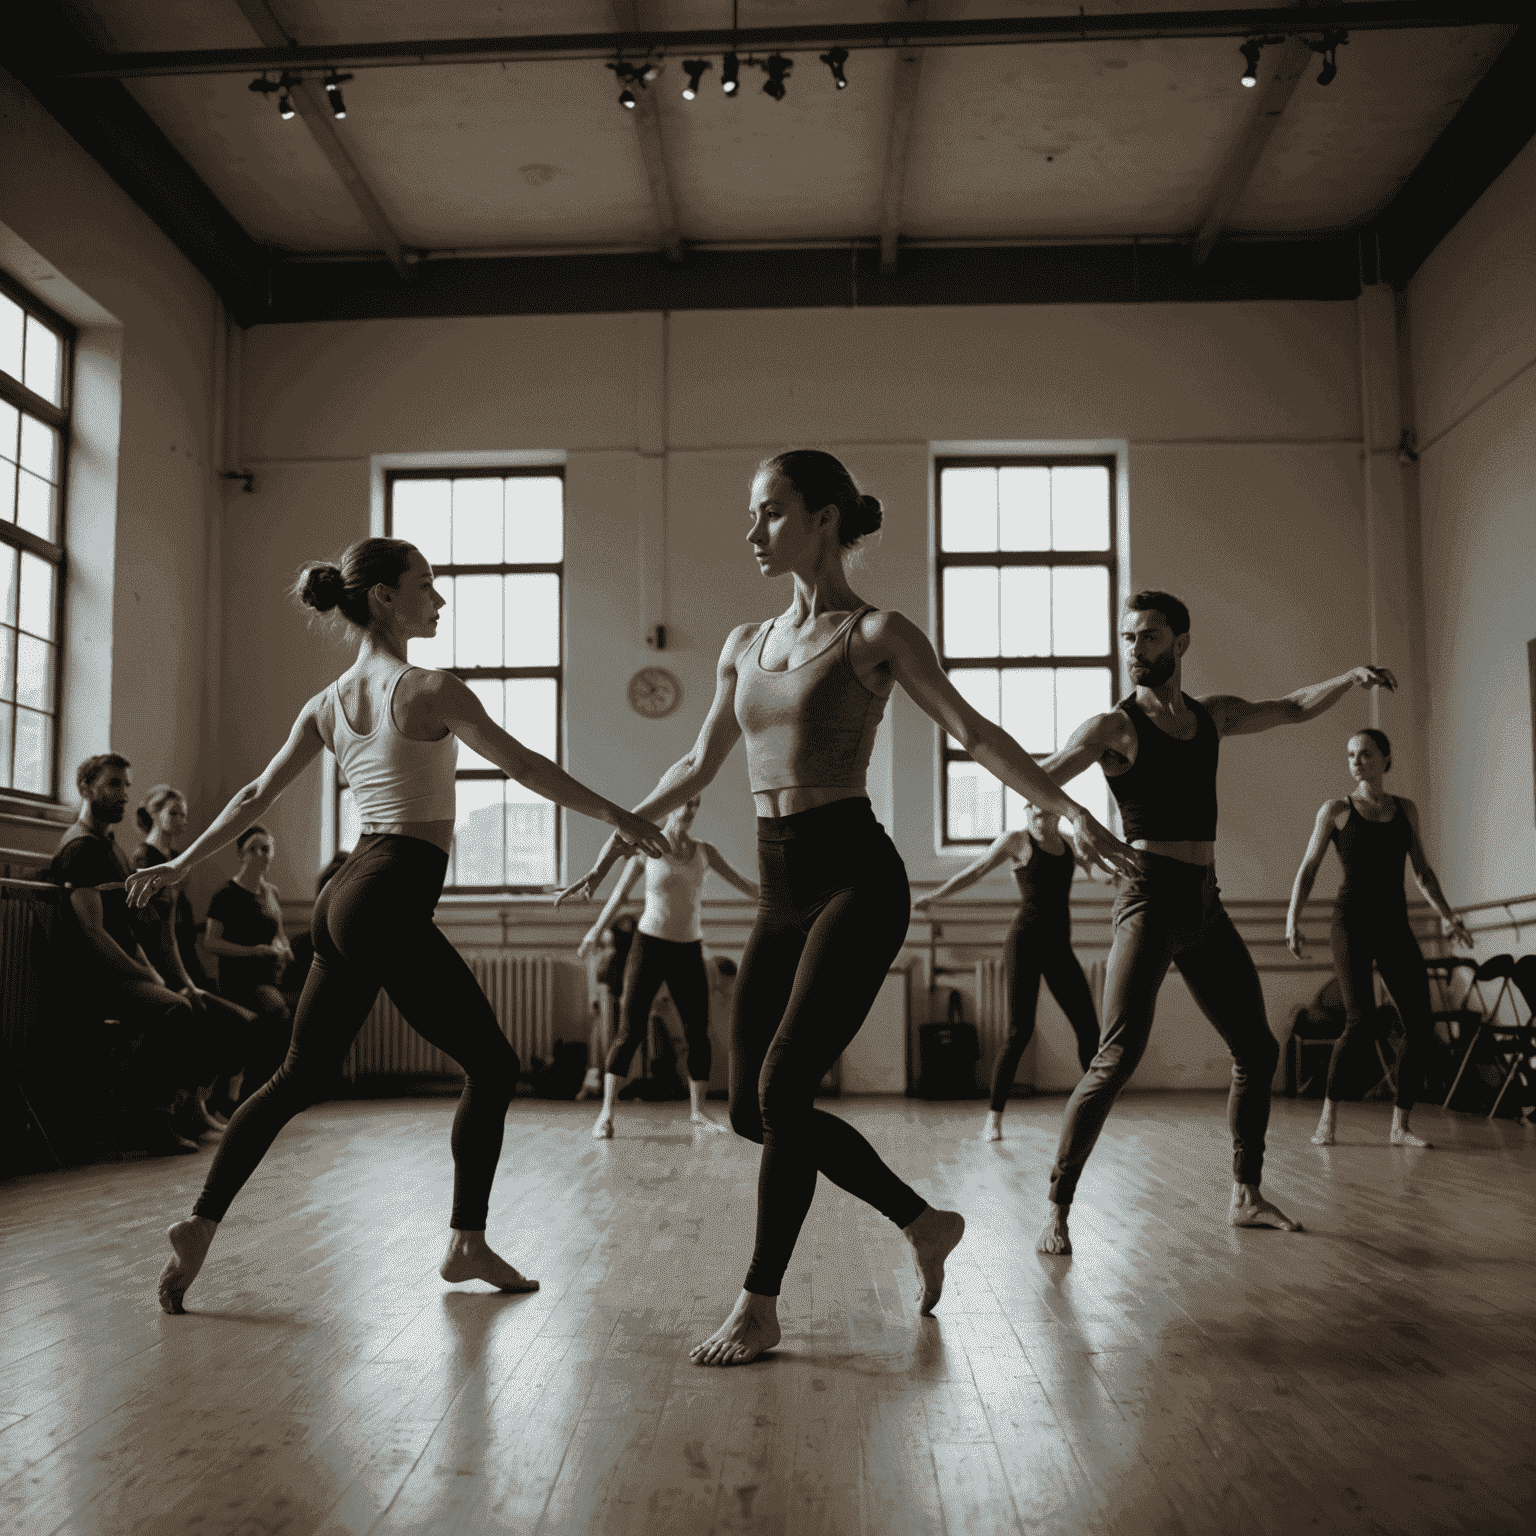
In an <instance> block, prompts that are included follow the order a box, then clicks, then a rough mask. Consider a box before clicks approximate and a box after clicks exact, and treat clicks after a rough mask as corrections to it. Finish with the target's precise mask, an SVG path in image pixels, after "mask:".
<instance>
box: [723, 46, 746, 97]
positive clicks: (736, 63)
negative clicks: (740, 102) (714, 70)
mask: <svg viewBox="0 0 1536 1536" xmlns="http://www.w3.org/2000/svg"><path fill="white" fill-rule="evenodd" d="M740 84H741V60H740V59H738V58H737V57H736V55H735V54H734V53H728V54H726V56H725V57H724V58H723V59H722V60H721V61H720V89H721V90H722V91H724V92H725V94H726V95H727V96H734V95H735V94H736V88H737V86H738V85H740Z"/></svg>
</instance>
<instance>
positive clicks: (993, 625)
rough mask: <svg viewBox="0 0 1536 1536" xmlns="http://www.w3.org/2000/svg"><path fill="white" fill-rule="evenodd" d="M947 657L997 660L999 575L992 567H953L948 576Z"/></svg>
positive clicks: (945, 647)
mask: <svg viewBox="0 0 1536 1536" xmlns="http://www.w3.org/2000/svg"><path fill="white" fill-rule="evenodd" d="M943 650H944V654H945V655H946V656H996V655H997V654H998V651H997V571H996V569H995V568H994V567H992V566H985V565H969V566H967V565H962V566H950V567H948V568H947V569H946V570H945V572H944V635H943Z"/></svg>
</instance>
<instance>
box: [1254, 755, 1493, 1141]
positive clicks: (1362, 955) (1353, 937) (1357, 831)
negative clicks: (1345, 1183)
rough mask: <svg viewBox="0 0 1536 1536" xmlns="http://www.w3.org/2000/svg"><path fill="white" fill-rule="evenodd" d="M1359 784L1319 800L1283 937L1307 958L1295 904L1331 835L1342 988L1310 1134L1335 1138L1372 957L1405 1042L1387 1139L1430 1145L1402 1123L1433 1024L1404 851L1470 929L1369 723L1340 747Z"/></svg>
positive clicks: (1367, 1001)
mask: <svg viewBox="0 0 1536 1536" xmlns="http://www.w3.org/2000/svg"><path fill="white" fill-rule="evenodd" d="M1345 750H1346V753H1347V756H1348V759H1349V774H1350V777H1351V778H1352V779H1353V780H1354V781H1355V787H1354V788H1353V789H1352V790H1351V791H1350V792H1349V794H1348V796H1347V797H1345V798H1344V799H1342V800H1325V801H1324V802H1323V805H1322V807H1321V809H1320V810H1319V811H1318V813H1317V822H1316V824H1315V825H1314V826H1313V828H1312V840H1311V841H1310V842H1309V843H1308V844H1307V851H1306V854H1305V855H1304V856H1303V858H1302V861H1301V867H1300V868H1299V869H1298V870H1297V871H1296V883H1295V885H1294V886H1292V888H1291V907H1290V911H1289V912H1288V913H1287V914H1286V919H1285V942H1286V944H1287V945H1289V947H1290V951H1291V953H1292V954H1293V955H1295V956H1296V958H1297V959H1298V960H1301V959H1304V958H1305V952H1306V941H1305V939H1304V937H1303V935H1302V932H1301V928H1300V926H1299V925H1300V921H1301V911H1302V908H1303V907H1305V906H1306V904H1307V897H1309V896H1310V895H1311V894H1312V882H1313V881H1314V880H1316V879H1317V872H1318V870H1319V869H1320V868H1321V867H1322V863H1323V859H1324V857H1325V856H1326V855H1327V852H1328V848H1329V845H1330V844H1331V845H1332V846H1333V847H1335V848H1337V849H1338V851H1339V863H1341V864H1342V865H1343V866H1344V884H1343V885H1342V886H1340V887H1339V894H1338V897H1337V899H1336V901H1335V903H1334V908H1333V927H1332V930H1331V931H1330V933H1329V939H1330V942H1331V943H1332V946H1333V968H1334V973H1335V974H1336V975H1337V976H1338V979H1339V991H1340V992H1342V993H1343V994H1344V1033H1343V1034H1342V1035H1340V1036H1339V1038H1338V1039H1337V1040H1336V1041H1335V1042H1334V1046H1333V1055H1332V1056H1330V1057H1329V1058H1328V1087H1327V1090H1326V1096H1325V1097H1324V1099H1323V1114H1322V1118H1321V1119H1320V1120H1319V1121H1318V1123H1317V1131H1316V1134H1314V1136H1313V1137H1312V1140H1313V1142H1314V1143H1315V1144H1316V1145H1317V1146H1320V1147H1331V1146H1332V1145H1333V1134H1334V1120H1335V1117H1336V1115H1337V1114H1338V1108H1339V1105H1338V1100H1337V1098H1336V1097H1335V1089H1336V1088H1337V1087H1338V1080H1339V1069H1340V1067H1341V1065H1342V1063H1343V1061H1344V1058H1345V1056H1346V1055H1347V1054H1348V1052H1349V1050H1350V1047H1351V1046H1352V1045H1354V1044H1357V1043H1358V1041H1359V1039H1360V1033H1361V1030H1362V1026H1364V1025H1365V1024H1366V1021H1367V1020H1368V1019H1369V1018H1370V1017H1371V1015H1372V1014H1373V1013H1374V1012H1375V1008H1374V1003H1375V1000H1376V992H1375V985H1374V983H1373V981H1372V979H1371V965H1372V962H1373V961H1374V962H1375V966H1376V969H1377V970H1379V971H1380V972H1381V979H1382V981H1383V982H1385V983H1386V987H1387V991H1388V992H1390V993H1391V994H1392V1001H1393V1002H1394V1003H1395V1004H1396V1005H1397V1012H1398V1017H1399V1018H1401V1020H1402V1023H1403V1050H1402V1054H1401V1056H1400V1057H1399V1058H1398V1062H1397V1093H1396V1096H1395V1098H1394V1100H1393V1109H1392V1131H1391V1135H1390V1140H1391V1143H1392V1145H1393V1146H1394V1147H1427V1146H1428V1145H1429V1143H1428V1142H1427V1141H1422V1140H1420V1139H1419V1137H1417V1136H1415V1135H1414V1134H1413V1132H1412V1131H1410V1130H1409V1129H1408V1117H1409V1116H1410V1115H1411V1114H1412V1113H1413V1105H1414V1101H1415V1100H1416V1099H1417V1097H1418V1092H1419V1089H1420V1088H1421V1087H1422V1086H1423V1080H1424V1052H1425V1050H1426V1049H1427V1047H1428V1044H1429V1038H1430V1030H1431V1028H1432V1026H1431V1024H1430V1017H1429V977H1428V975H1427V974H1426V973H1425V970H1424V956H1423V955H1422V953H1420V950H1419V945H1418V940H1417V939H1415V938H1414V936H1413V929H1412V928H1411V927H1409V925H1408V898H1407V896H1406V894H1405V893H1404V890H1403V861H1404V860H1405V859H1412V860H1413V876H1414V879H1415V881H1417V883H1418V887H1419V889H1420V890H1421V891H1422V892H1423V893H1424V898H1425V900H1426V901H1428V902H1429V904H1430V905H1431V906H1432V907H1433V908H1434V909H1435V911H1437V912H1438V913H1439V914H1440V916H1441V918H1442V919H1443V921H1444V922H1445V924H1446V928H1447V931H1448V932H1449V933H1450V934H1451V936H1452V937H1453V938H1454V939H1455V941H1456V942H1457V943H1458V944H1462V945H1465V946H1466V947H1467V948H1468V949H1470V948H1471V947H1472V935H1471V934H1470V933H1468V932H1467V930H1466V928H1465V927H1464V926H1463V924H1462V921H1461V919H1460V918H1459V917H1457V916H1456V914H1455V912H1453V911H1452V910H1451V905H1450V903H1449V902H1448V901H1447V900H1446V899H1445V893H1444V892H1443V891H1442V890H1441V889H1440V882H1439V880H1438V879H1436V878H1435V872H1434V870H1432V869H1431V868H1430V867H1429V860H1428V859H1427V858H1426V857H1425V856H1424V844H1423V841H1422V840H1421V839H1420V836H1419V811H1418V807H1417V806H1416V805H1414V803H1413V801H1412V800H1404V799H1403V798H1402V797H1401V796H1399V795H1389V794H1388V793H1387V792H1386V790H1385V789H1384V788H1383V787H1382V782H1381V781H1382V777H1383V775H1384V774H1386V772H1387V771H1388V769H1390V768H1391V766H1392V743H1391V742H1390V741H1389V740H1388V739H1387V734H1386V732H1385V731H1378V730H1374V729H1372V728H1370V727H1367V728H1366V729H1365V730H1363V731H1357V732H1356V733H1355V734H1354V735H1353V736H1351V737H1350V738H1349V745H1348V747H1347V748H1346V749H1345Z"/></svg>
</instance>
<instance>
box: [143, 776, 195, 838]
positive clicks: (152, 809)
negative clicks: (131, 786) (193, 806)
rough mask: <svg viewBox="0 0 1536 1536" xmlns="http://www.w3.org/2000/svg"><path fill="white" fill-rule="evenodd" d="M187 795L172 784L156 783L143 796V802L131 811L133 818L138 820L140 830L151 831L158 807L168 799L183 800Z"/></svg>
mask: <svg viewBox="0 0 1536 1536" xmlns="http://www.w3.org/2000/svg"><path fill="white" fill-rule="evenodd" d="M186 798H187V797H186V796H185V795H184V794H182V792H181V791H180V790H179V789H177V788H176V787H175V786H174V785H172V784H156V785H155V787H154V788H153V789H152V790H150V792H149V793H148V794H147V795H145V796H144V803H143V805H141V806H140V807H139V808H138V810H136V811H135V812H134V813H133V819H134V820H135V821H136V822H138V824H139V830H140V831H141V832H153V831H154V829H155V816H156V814H157V813H158V812H159V810H160V808H161V807H162V806H163V805H164V804H165V803H166V801H168V800H185V799H186Z"/></svg>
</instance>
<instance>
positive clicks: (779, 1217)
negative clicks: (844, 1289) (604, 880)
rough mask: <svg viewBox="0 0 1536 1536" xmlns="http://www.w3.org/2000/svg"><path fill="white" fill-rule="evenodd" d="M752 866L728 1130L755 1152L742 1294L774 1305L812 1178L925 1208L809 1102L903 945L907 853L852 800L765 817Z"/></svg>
mask: <svg viewBox="0 0 1536 1536" xmlns="http://www.w3.org/2000/svg"><path fill="white" fill-rule="evenodd" d="M757 859H758V870H759V881H760V884H761V888H762V895H761V897H760V899H759V902H758V909H757V921H756V923H755V924H754V925H753V928H752V934H751V937H750V938H748V940H747V945H746V949H745V951H744V952H743V954H742V957H741V970H740V972H739V973H738V975H737V977H736V993H735V1005H734V1008H733V1011H732V1019H731V1126H732V1128H733V1129H734V1130H735V1131H736V1133H737V1135H739V1136H745V1137H747V1138H748V1140H750V1141H756V1142H760V1143H761V1144H762V1148H763V1158H762V1163H761V1164H760V1166H759V1171H758V1180H757V1243H756V1247H755V1248H754V1250H753V1254H752V1265H751V1268H750V1269H749V1270H748V1271H747V1279H746V1286H745V1288H746V1289H747V1290H749V1291H751V1292H752V1293H753V1294H754V1295H758V1296H777V1295H778V1293H779V1285H780V1283H781V1281H782V1280H783V1278H784V1271H785V1268H786V1267H787V1266H788V1264H789V1258H790V1255H791V1253H793V1252H794V1247H795V1240H796V1239H797V1238H798V1237H799V1235H800V1228H801V1226H802V1224H803V1223H804V1221H805V1216H806V1212H807V1211H809V1210H810V1208H811V1197H812V1196H813V1195H814V1194H815V1192H816V1175H817V1173H824V1174H825V1175H826V1176H827V1177H828V1178H829V1179H831V1180H832V1182H833V1183H834V1184H836V1185H837V1186H838V1187H839V1188H840V1189H846V1190H847V1191H848V1192H849V1194H852V1195H857V1196H858V1197H859V1199H861V1200H864V1201H867V1202H868V1203H869V1204H870V1205H872V1206H874V1207H875V1209H876V1210H878V1211H879V1212H881V1214H882V1215H884V1216H886V1217H888V1218H889V1219H890V1220H891V1221H893V1222H895V1223H896V1225H897V1226H899V1227H905V1226H908V1225H910V1224H911V1223H912V1222H913V1221H915V1220H916V1219H917V1218H918V1217H919V1216H920V1215H921V1214H922V1213H923V1210H924V1209H925V1204H926V1203H925V1202H924V1200H923V1199H922V1197H921V1196H919V1195H917V1194H916V1193H914V1192H913V1191H912V1190H911V1189H909V1188H908V1187H907V1185H905V1184H904V1183H902V1181H901V1180H900V1179H898V1178H897V1177H896V1175H895V1174H894V1173H892V1172H891V1170H890V1169H889V1168H887V1167H886V1166H885V1164H884V1163H883V1162H882V1161H881V1160H880V1156H879V1154H878V1153H877V1152H876V1151H875V1149H874V1148H873V1147H872V1146H870V1144H869V1143H868V1142H867V1141H866V1140H865V1139H864V1138H863V1137H862V1136H861V1135H860V1134H859V1133H858V1132H857V1131H856V1130H854V1128H853V1127H852V1126H851V1125H849V1124H847V1123H846V1122H845V1121H842V1120H839V1119H838V1118H837V1116H836V1115H829V1114H828V1113H827V1112H826V1111H825V1110H820V1109H817V1108H816V1105H815V1096H816V1089H817V1086H818V1085H819V1084H820V1082H821V1080H822V1078H823V1077H824V1076H825V1075H826V1073H827V1071H828V1069H829V1068H830V1067H831V1066H832V1064H833V1062H835V1061H836V1060H837V1058H838V1057H839V1056H841V1055H842V1053H843V1051H844V1050H845V1049H846V1048H847V1045H848V1042H849V1041H850V1040H852V1039H853V1037H854V1036H855V1035H856V1034H857V1033H858V1032H859V1026H860V1025H861V1024H862V1023H863V1022H864V1017H865V1015H866V1014H867V1013H868V1012H869V1010H870V1007H871V1005H872V1004H873V1003H874V1001H875V996H876V994H877V993H878V992H879V990H880V986H881V984H882V983H883V982H884V980H885V975H886V972H887V971H888V970H889V969H890V965H891V961H892V960H894V959H895V958H896V956H897V954H898V953H899V952H900V950H901V944H902V940H903V939H904V938H905V937H906V932H907V923H908V921H909V919H910V916H911V899H910V895H909V893H908V889H907V871H906V867H905V866H904V865H903V864H902V862H901V856H900V854H898V853H897V852H896V849H895V846H894V845H893V844H892V842H891V840H890V838H888V837H887V836H886V835H885V831H884V829H883V828H882V827H881V826H880V823H879V822H877V821H876V820H875V815H874V811H873V810H872V809H871V807H870V804H869V801H867V800H858V799H848V800H837V801H834V802H833V803H832V804H831V805H824V806H820V807H818V808H817V809H816V810H812V811H802V812H801V813H800V814H799V815H796V816H781V817H762V816H760V817H759V818H758V821H757ZM637 942H638V940H637Z"/></svg>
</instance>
